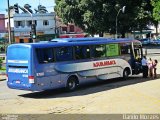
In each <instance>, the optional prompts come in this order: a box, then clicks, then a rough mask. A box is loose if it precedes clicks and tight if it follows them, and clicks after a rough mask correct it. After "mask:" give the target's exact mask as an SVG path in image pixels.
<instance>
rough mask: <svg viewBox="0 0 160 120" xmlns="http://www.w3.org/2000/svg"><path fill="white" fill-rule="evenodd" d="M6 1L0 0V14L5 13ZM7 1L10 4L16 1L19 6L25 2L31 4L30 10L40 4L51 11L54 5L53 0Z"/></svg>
mask: <svg viewBox="0 0 160 120" xmlns="http://www.w3.org/2000/svg"><path fill="white" fill-rule="evenodd" d="M7 1H8V0H0V14H7V12H6V9H7V8H8V3H7ZM9 3H10V6H13V5H14V4H16V3H18V5H20V6H21V7H23V6H24V5H25V4H30V5H31V6H32V7H31V8H32V10H34V9H35V8H36V9H37V6H38V5H39V4H40V5H43V6H45V7H46V9H47V10H48V12H53V8H54V6H55V0H9Z"/></svg>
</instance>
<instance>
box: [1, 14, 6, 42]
mask: <svg viewBox="0 0 160 120" xmlns="http://www.w3.org/2000/svg"><path fill="white" fill-rule="evenodd" d="M6 34H7V30H6V28H5V15H4V14H0V42H5V41H6Z"/></svg>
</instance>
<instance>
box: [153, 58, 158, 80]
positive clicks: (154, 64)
mask: <svg viewBox="0 0 160 120" xmlns="http://www.w3.org/2000/svg"><path fill="white" fill-rule="evenodd" d="M157 64H158V61H157V60H154V61H153V78H156V77H157Z"/></svg>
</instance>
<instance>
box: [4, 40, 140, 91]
mask: <svg viewBox="0 0 160 120" xmlns="http://www.w3.org/2000/svg"><path fill="white" fill-rule="evenodd" d="M59 40H60V42H56V41H59ZM137 56H138V58H137ZM142 57H143V49H142V44H141V42H140V41H138V40H131V39H122V38H121V39H110V38H109V39H108V38H61V39H55V41H53V42H47V43H19V44H12V45H9V46H8V48H7V60H6V73H7V85H8V87H9V88H11V89H20V90H29V91H44V90H49V89H56V88H66V89H67V90H68V91H73V90H75V89H76V88H77V87H78V85H81V84H85V83H87V82H94V81H104V80H108V79H112V78H118V77H122V78H124V79H127V78H128V77H129V76H131V75H133V74H139V73H141V71H142V70H141V62H140V61H141V59H142Z"/></svg>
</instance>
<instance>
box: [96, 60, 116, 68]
mask: <svg viewBox="0 0 160 120" xmlns="http://www.w3.org/2000/svg"><path fill="white" fill-rule="evenodd" d="M115 64H116V61H115V60H110V61H101V62H95V63H93V67H103V66H108V65H115Z"/></svg>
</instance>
